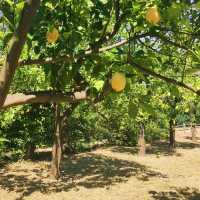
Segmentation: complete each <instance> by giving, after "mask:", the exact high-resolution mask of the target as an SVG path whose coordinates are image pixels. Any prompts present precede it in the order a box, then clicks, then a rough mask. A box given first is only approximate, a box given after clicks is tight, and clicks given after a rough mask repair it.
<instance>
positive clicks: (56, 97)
mask: <svg viewBox="0 0 200 200" xmlns="http://www.w3.org/2000/svg"><path fill="white" fill-rule="evenodd" d="M87 99H88V97H87V95H86V91H81V92H74V93H68V94H63V93H58V92H56V93H53V92H51V91H50V92H48V91H45V92H36V93H33V94H21V93H17V94H9V95H8V96H7V98H6V100H5V102H4V104H3V105H2V107H1V109H6V108H9V107H12V106H18V105H24V104H34V103H61V102H69V103H76V102H79V101H83V100H87Z"/></svg>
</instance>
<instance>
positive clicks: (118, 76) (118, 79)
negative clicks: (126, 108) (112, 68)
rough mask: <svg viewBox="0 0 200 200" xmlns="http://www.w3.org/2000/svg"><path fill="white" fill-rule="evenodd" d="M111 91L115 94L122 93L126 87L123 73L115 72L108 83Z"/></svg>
mask: <svg viewBox="0 0 200 200" xmlns="http://www.w3.org/2000/svg"><path fill="white" fill-rule="evenodd" d="M110 83H111V86H112V89H113V90H115V91H116V92H120V91H122V90H123V89H124V88H125V86H126V76H125V75H124V74H123V73H120V72H116V73H115V74H114V75H113V76H112V79H111V81H110Z"/></svg>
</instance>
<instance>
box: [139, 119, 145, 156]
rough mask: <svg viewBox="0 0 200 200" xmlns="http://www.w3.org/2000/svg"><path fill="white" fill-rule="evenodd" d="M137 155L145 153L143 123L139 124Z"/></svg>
mask: <svg viewBox="0 0 200 200" xmlns="http://www.w3.org/2000/svg"><path fill="white" fill-rule="evenodd" d="M138 147H139V151H138V155H139V156H145V154H146V142H145V132H144V124H143V123H141V124H140V132H139V138H138Z"/></svg>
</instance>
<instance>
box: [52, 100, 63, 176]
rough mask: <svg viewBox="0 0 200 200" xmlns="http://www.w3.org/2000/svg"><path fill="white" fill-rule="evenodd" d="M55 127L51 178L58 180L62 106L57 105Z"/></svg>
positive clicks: (60, 153) (60, 154)
mask: <svg viewBox="0 0 200 200" xmlns="http://www.w3.org/2000/svg"><path fill="white" fill-rule="evenodd" d="M54 112H55V127H54V143H53V148H52V162H51V177H52V178H54V179H58V178H59V177H60V163H61V157H62V128H61V115H60V105H59V104H55V111H54Z"/></svg>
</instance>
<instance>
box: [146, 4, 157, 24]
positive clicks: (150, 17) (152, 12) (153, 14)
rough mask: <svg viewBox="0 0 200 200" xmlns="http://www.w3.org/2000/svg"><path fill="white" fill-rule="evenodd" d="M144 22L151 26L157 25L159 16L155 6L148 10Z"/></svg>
mask: <svg viewBox="0 0 200 200" xmlns="http://www.w3.org/2000/svg"><path fill="white" fill-rule="evenodd" d="M146 20H147V21H148V22H149V23H151V24H157V23H158V22H159V21H160V14H159V11H158V8H157V6H153V7H150V8H148V10H147V13H146Z"/></svg>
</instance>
